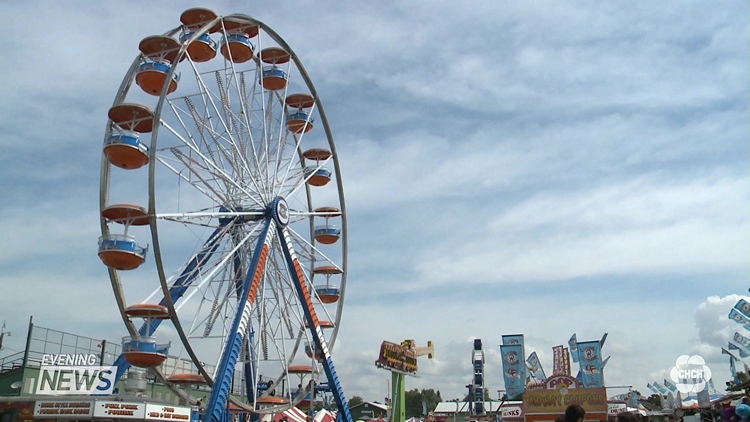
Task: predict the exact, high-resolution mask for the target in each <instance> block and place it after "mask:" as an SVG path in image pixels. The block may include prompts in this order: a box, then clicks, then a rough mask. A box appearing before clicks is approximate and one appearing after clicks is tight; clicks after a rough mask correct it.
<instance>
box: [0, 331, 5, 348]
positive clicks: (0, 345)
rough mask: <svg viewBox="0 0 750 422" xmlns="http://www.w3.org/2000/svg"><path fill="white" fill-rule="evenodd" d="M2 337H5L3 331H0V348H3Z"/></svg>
mask: <svg viewBox="0 0 750 422" xmlns="http://www.w3.org/2000/svg"><path fill="white" fill-rule="evenodd" d="M3 337H5V331H3V332H0V350H3Z"/></svg>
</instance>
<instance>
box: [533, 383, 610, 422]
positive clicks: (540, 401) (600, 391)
mask: <svg viewBox="0 0 750 422" xmlns="http://www.w3.org/2000/svg"><path fill="white" fill-rule="evenodd" d="M571 404H579V405H581V406H582V407H583V409H584V410H585V411H586V417H587V418H588V419H590V420H602V419H599V418H597V417H590V416H593V414H595V413H603V414H604V415H602V417H603V418H604V420H606V417H607V416H606V413H607V390H606V389H604V388H571V389H568V390H566V391H565V394H563V390H562V389H560V388H553V389H551V390H529V391H527V392H526V393H524V395H523V407H524V412H525V413H526V416H527V420H531V418H528V416H529V415H534V414H536V415H540V414H541V415H560V414H562V413H565V409H566V408H567V407H568V406H569V405H571ZM550 420H551V419H550Z"/></svg>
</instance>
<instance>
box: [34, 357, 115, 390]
mask: <svg viewBox="0 0 750 422" xmlns="http://www.w3.org/2000/svg"><path fill="white" fill-rule="evenodd" d="M116 375H117V367H116V366H49V365H46V366H45V365H43V366H41V367H40V370H39V379H38V380H37V383H36V394H44V395H50V396H64V395H76V396H80V395H110V394H112V390H113V389H114V387H115V377H116Z"/></svg>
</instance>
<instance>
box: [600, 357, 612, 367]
mask: <svg viewBox="0 0 750 422" xmlns="http://www.w3.org/2000/svg"><path fill="white" fill-rule="evenodd" d="M611 357H612V356H607V358H606V359H604V360H603V361H602V369H604V367H605V366H607V362H609V358H611Z"/></svg>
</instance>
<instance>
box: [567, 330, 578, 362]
mask: <svg viewBox="0 0 750 422" xmlns="http://www.w3.org/2000/svg"><path fill="white" fill-rule="evenodd" d="M568 347H570V357H571V358H573V363H576V362H578V339H576V334H575V333H573V336H572V337H570V340H568Z"/></svg>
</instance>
